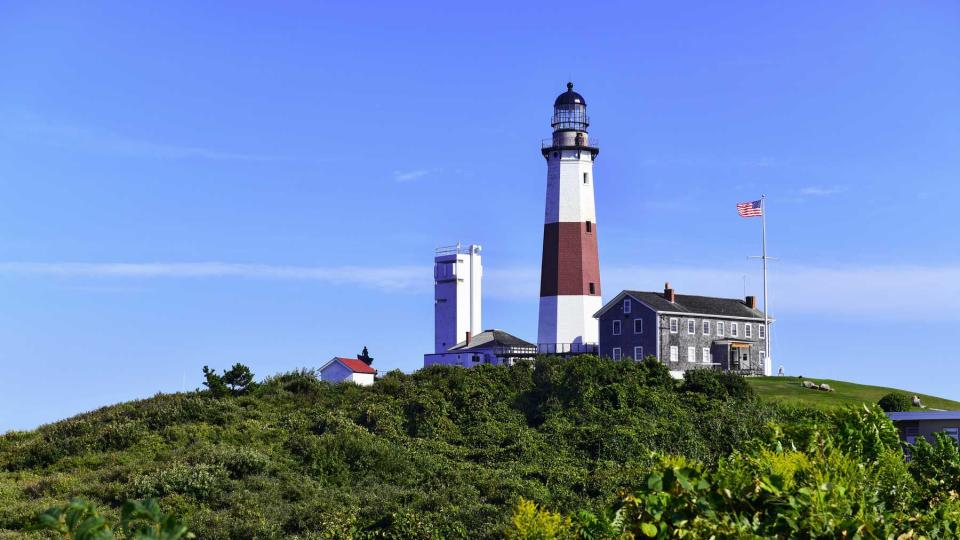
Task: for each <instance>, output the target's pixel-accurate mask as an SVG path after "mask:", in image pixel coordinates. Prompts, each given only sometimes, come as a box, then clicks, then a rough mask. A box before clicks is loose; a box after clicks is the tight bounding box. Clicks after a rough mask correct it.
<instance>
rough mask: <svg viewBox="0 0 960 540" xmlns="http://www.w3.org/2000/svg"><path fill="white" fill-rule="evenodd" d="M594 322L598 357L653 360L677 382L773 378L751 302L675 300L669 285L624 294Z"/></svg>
mask: <svg viewBox="0 0 960 540" xmlns="http://www.w3.org/2000/svg"><path fill="white" fill-rule="evenodd" d="M594 317H595V318H597V319H599V321H600V322H599V326H600V356H605V357H608V358H613V359H614V360H620V359H622V358H632V359H641V358H645V357H647V356H655V357H656V358H657V359H658V360H660V361H661V362H663V363H664V364H666V365H667V367H669V368H670V374H671V375H673V376H674V377H677V378H680V377H682V376H683V372H684V371H687V370H690V369H705V368H706V369H721V370H728V371H734V372H737V373H741V374H744V375H764V374H765V373H766V374H768V375H769V370H767V369H765V368H767V366H766V363H767V362H766V339H767V328H766V326H764V322H763V312H762V311H760V310H758V309H757V306H756V299H755V298H754V297H753V296H748V297H746V298H745V299H744V300H740V299H735V298H713V297H709V296H692V295H684V294H675V293H674V291H673V289H671V288H670V284H669V283H667V284H666V285H665V286H664V289H663V293H659V292H644V291H622V292H621V293H620V294H618V295H617V296H616V298H614V299H613V300H611V301H610V302H608V303H607V304H606V305H605V306H603V308H602V309H601V310H600V311H598V312H597V313H596V314H594ZM770 322H773V321H772V320H771V321H770Z"/></svg>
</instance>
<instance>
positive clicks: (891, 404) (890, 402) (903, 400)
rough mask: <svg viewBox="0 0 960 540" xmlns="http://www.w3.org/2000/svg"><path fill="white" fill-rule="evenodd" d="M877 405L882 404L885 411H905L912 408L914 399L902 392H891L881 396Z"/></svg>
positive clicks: (881, 406)
mask: <svg viewBox="0 0 960 540" xmlns="http://www.w3.org/2000/svg"><path fill="white" fill-rule="evenodd" d="M877 405H880V408H881V409H883V410H884V412H904V411H909V410H910V407H911V406H912V405H913V400H912V399H910V396H908V395H906V394H904V393H902V392H890V393H889V394H887V395H885V396H883V397H882V398H880V401H878V402H877Z"/></svg>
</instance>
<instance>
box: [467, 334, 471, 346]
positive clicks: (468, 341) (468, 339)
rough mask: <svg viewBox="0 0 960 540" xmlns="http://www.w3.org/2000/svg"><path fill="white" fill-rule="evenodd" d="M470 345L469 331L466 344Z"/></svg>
mask: <svg viewBox="0 0 960 540" xmlns="http://www.w3.org/2000/svg"><path fill="white" fill-rule="evenodd" d="M469 345H470V332H467V346H469Z"/></svg>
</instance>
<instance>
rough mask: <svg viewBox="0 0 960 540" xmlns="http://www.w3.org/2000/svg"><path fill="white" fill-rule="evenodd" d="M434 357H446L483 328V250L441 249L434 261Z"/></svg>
mask: <svg viewBox="0 0 960 540" xmlns="http://www.w3.org/2000/svg"><path fill="white" fill-rule="evenodd" d="M433 261H434V265H433V283H434V319H433V320H434V346H433V352H434V353H444V352H446V351H447V350H448V349H450V347H453V346H454V345H456V344H457V343H459V342H461V341H463V340H466V339H469V337H468V336H467V334H468V333H469V334H472V335H477V334H479V333H480V329H481V328H483V325H482V324H481V320H480V316H481V312H480V282H481V280H482V279H483V268H482V266H481V264H480V246H478V245H476V244H471V245H470V247H468V248H463V247H461V246H460V244H457V245H455V246H448V247H442V248H439V249H437V251H436V256H435V257H434V259H433Z"/></svg>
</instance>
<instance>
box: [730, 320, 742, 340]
mask: <svg viewBox="0 0 960 540" xmlns="http://www.w3.org/2000/svg"><path fill="white" fill-rule="evenodd" d="M739 334H740V331H739V329H738V328H737V323H735V322H732V323H730V337H737V336H738V335H739Z"/></svg>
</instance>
